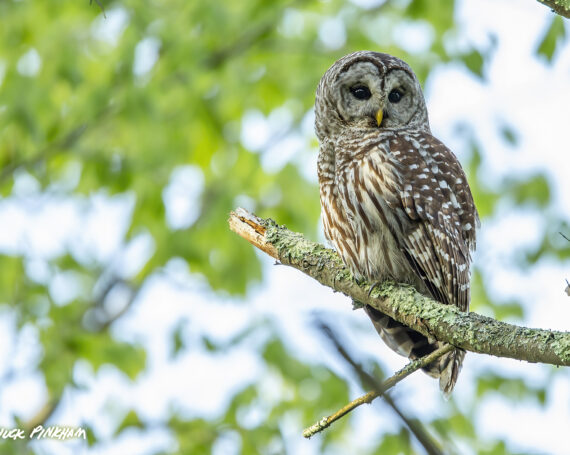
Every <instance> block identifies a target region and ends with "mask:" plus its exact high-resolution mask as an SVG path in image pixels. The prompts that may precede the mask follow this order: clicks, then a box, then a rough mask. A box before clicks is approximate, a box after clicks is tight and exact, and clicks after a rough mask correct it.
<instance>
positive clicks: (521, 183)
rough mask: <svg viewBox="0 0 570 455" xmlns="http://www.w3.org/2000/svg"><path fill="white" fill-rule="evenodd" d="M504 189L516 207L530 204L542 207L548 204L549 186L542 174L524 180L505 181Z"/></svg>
mask: <svg viewBox="0 0 570 455" xmlns="http://www.w3.org/2000/svg"><path fill="white" fill-rule="evenodd" d="M505 188H506V192H508V193H509V194H511V195H512V197H513V198H514V202H515V203H516V204H517V205H522V204H528V203H531V204H536V205H538V206H539V207H544V206H546V205H548V203H549V202H550V185H549V183H548V179H547V177H546V176H545V175H544V174H537V175H535V176H532V177H530V178H525V179H524V180H511V181H507V182H506V183H505Z"/></svg>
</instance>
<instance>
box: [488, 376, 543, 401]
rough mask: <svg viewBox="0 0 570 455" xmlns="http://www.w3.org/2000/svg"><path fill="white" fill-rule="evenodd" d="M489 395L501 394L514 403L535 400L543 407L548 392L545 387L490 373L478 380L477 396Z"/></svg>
mask: <svg viewBox="0 0 570 455" xmlns="http://www.w3.org/2000/svg"><path fill="white" fill-rule="evenodd" d="M487 394H500V395H501V396H502V397H505V398H507V399H509V400H511V401H512V402H514V403H520V402H521V401H523V400H525V399H535V400H537V401H538V403H540V404H541V405H542V406H544V405H545V403H546V390H545V388H543V387H537V386H536V385H531V384H528V381H525V380H524V379H519V378H503V377H501V376H498V375H496V374H494V373H491V372H488V373H487V374H483V375H481V377H479V378H478V379H477V396H478V397H481V398H482V397H483V396H485V395H487Z"/></svg>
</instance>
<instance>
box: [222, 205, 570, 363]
mask: <svg viewBox="0 0 570 455" xmlns="http://www.w3.org/2000/svg"><path fill="white" fill-rule="evenodd" d="M229 224H230V229H232V230H233V231H234V232H236V233H237V234H238V235H240V236H242V237H243V238H245V239H246V240H248V241H249V242H250V243H252V244H253V245H254V246H256V247H257V248H259V249H261V250H262V251H264V252H266V253H267V254H269V255H270V256H272V257H274V258H275V259H278V260H279V261H280V262H281V263H283V264H285V265H290V266H292V267H295V268H297V269H299V270H301V271H302V272H304V273H306V274H307V275H309V276H311V277H312V278H314V279H316V280H317V281H318V282H320V283H321V284H323V285H325V286H328V287H330V288H332V289H334V290H336V291H339V292H342V293H343V294H345V295H347V296H350V297H352V299H354V300H356V301H358V302H362V303H363V304H367V305H370V306H372V307H373V308H375V309H377V310H378V311H380V312H382V313H384V314H387V315H388V316H390V317H392V318H393V319H395V320H397V321H399V322H401V323H402V324H405V325H407V326H408V327H411V328H413V329H414V330H416V331H418V332H420V333H421V334H423V335H425V336H427V337H430V338H435V339H437V340H440V341H445V342H447V343H450V344H452V345H454V346H457V347H460V348H463V349H465V350H467V351H472V352H478V353H481V354H490V355H495V356H498V357H508V358H512V359H518V360H526V361H528V362H540V363H549V364H552V365H561V366H570V333H569V332H557V331H553V330H544V329H530V328H526V327H521V326H516V325H512V324H506V323H504V322H499V321H496V320H494V319H492V318H488V317H485V316H481V315H479V314H476V313H463V312H461V311H459V310H458V309H457V308H455V307H453V306H448V305H443V304H441V303H439V302H436V301H434V300H432V299H430V298H428V297H425V296H423V295H421V294H420V293H418V292H417V291H415V290H414V289H413V288H412V287H411V286H407V285H402V284H395V283H382V284H381V285H379V286H377V287H375V288H374V290H372V292H370V289H371V287H372V286H371V285H370V284H369V283H361V284H358V283H357V282H356V281H355V280H354V279H353V278H352V274H351V273H350V272H349V271H348V269H346V268H345V267H344V265H343V263H342V261H341V260H340V258H339V256H338V255H337V254H336V253H335V252H334V251H332V250H330V249H328V248H325V247H324V246H322V245H319V244H318V243H314V242H311V241H309V240H307V239H305V238H304V237H303V236H302V235H301V234H298V233H295V232H291V231H289V230H288V229H286V228H285V227H283V226H278V225H277V224H276V223H275V222H274V221H272V220H263V219H261V218H258V217H256V216H255V215H252V214H250V213H248V212H247V211H246V210H244V209H237V210H236V211H235V212H232V213H231V215H230V219H229ZM369 292H370V295H369Z"/></svg>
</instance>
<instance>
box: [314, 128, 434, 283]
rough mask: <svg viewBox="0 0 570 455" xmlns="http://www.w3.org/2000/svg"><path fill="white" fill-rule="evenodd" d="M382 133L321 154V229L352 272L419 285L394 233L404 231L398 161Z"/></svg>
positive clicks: (368, 276)
mask: <svg viewBox="0 0 570 455" xmlns="http://www.w3.org/2000/svg"><path fill="white" fill-rule="evenodd" d="M384 136H385V135H384V134H383V135H380V136H378V135H376V136H375V137H374V138H373V139H372V138H371V139H370V140H369V142H367V141H366V139H364V141H363V140H362V139H361V140H359V141H358V144H353V143H351V142H346V141H344V142H342V143H337V144H335V145H334V147H333V148H334V150H335V151H336V153H335V154H334V162H333V161H331V160H328V162H327V160H326V159H324V157H325V154H321V158H322V159H320V160H319V181H320V196H321V206H322V208H323V225H324V232H325V236H326V238H327V239H328V240H329V241H330V242H331V243H332V244H333V246H334V247H335V249H336V250H337V251H338V253H339V254H340V256H341V257H342V259H343V261H344V262H345V264H346V265H347V266H348V267H349V268H350V269H351V271H352V272H353V274H354V275H355V276H356V277H358V278H365V279H366V280H369V281H383V280H393V281H398V282H406V283H410V284H414V285H415V286H417V287H418V288H419V289H422V288H423V283H421V281H420V280H418V278H417V276H416V274H415V273H414V271H413V270H412V269H411V267H410V265H409V263H408V262H407V261H406V260H405V256H404V255H403V254H402V250H401V246H400V244H399V243H398V238H397V236H396V235H395V234H394V233H395V232H402V231H405V230H406V229H407V224H409V220H407V219H406V217H405V213H404V211H403V209H402V207H401V204H399V202H398V201H399V199H398V198H397V188H398V187H400V186H401V175H400V172H399V166H400V164H399V162H398V160H397V159H396V157H395V156H393V154H392V153H391V152H390V149H389V148H388V147H387V146H386V145H385V144H389V141H388V140H386V139H387V138H385V137H384ZM363 142H364V144H365V146H364V147H363ZM352 150H358V152H356V153H353V152H352Z"/></svg>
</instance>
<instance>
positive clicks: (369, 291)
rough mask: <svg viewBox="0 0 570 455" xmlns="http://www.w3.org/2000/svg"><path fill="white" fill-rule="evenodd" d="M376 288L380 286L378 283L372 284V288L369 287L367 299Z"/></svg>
mask: <svg viewBox="0 0 570 455" xmlns="http://www.w3.org/2000/svg"><path fill="white" fill-rule="evenodd" d="M378 286H380V281H376V283H372V286H370V289H369V290H368V297H370V295H371V294H372V291H373V290H374V288H376V287H378Z"/></svg>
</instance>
